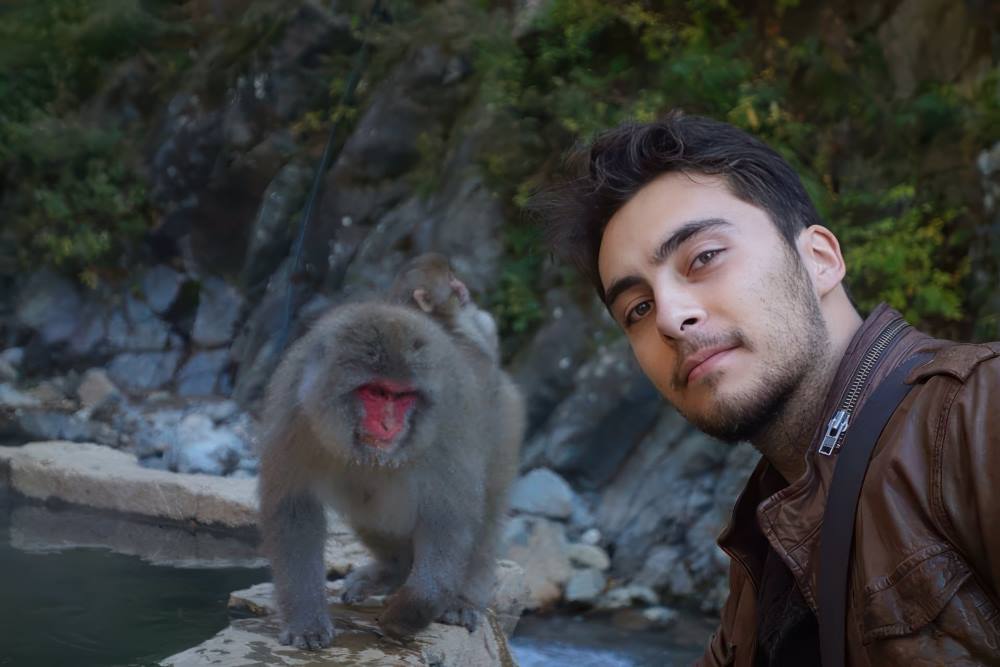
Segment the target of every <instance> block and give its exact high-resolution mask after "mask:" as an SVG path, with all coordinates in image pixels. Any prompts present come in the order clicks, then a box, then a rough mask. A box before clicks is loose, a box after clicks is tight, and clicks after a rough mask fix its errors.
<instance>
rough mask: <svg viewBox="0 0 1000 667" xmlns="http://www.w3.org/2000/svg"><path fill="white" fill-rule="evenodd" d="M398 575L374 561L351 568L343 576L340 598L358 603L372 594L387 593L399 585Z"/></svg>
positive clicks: (348, 602)
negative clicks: (342, 589) (342, 590)
mask: <svg viewBox="0 0 1000 667" xmlns="http://www.w3.org/2000/svg"><path fill="white" fill-rule="evenodd" d="M399 579H400V578H399V576H393V573H392V572H390V571H388V570H387V569H385V568H383V567H381V566H379V565H378V564H376V563H372V564H370V565H365V566H364V567H359V568H358V569H356V570H352V571H351V572H350V574H348V575H347V576H346V577H345V578H344V592H343V594H341V596H340V598H341V600H343V601H344V603H345V604H360V603H362V602H364V601H365V600H367V599H368V598H370V597H371V596H373V595H387V594H389V593H391V592H392V591H393V590H395V589H396V588H398V587H399V584H400V583H401V582H400V580H399Z"/></svg>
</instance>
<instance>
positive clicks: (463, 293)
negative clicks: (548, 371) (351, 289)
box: [389, 253, 500, 363]
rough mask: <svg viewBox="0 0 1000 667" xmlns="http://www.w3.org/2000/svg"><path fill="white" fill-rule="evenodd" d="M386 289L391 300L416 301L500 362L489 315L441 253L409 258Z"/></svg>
mask: <svg viewBox="0 0 1000 667" xmlns="http://www.w3.org/2000/svg"><path fill="white" fill-rule="evenodd" d="M389 293H390V296H391V298H392V299H393V300H394V301H397V302H399V303H404V304H408V305H416V306H417V307H418V308H420V310H422V311H424V312H425V313H427V314H428V315H430V316H431V317H433V318H434V319H436V320H437V321H438V322H440V323H441V324H442V325H444V327H445V328H446V329H448V330H449V331H450V332H451V333H452V334H453V335H455V336H457V337H458V339H459V340H461V341H464V342H466V343H471V344H472V345H473V346H474V347H475V348H476V349H478V350H479V351H481V352H483V353H484V354H485V355H486V356H487V358H488V359H489V360H490V361H492V362H494V363H499V362H500V339H499V338H498V337H497V325H496V322H494V321H493V316H492V315H490V314H489V313H488V312H486V311H485V310H481V309H480V308H479V307H478V306H476V304H475V302H474V301H472V299H471V298H470V297H469V289H468V288H467V287H466V286H465V283H463V282H462V281H461V280H459V279H458V278H457V277H456V276H455V273H454V272H453V271H452V270H451V264H450V263H449V262H448V258H447V257H445V256H444V255H438V254H436V253H426V254H423V255H420V256H418V257H415V258H414V259H411V260H410V261H409V262H407V263H406V264H404V265H403V268H401V269H400V270H399V273H398V274H397V275H396V279H395V280H394V281H393V283H392V287H391V288H390V289H389Z"/></svg>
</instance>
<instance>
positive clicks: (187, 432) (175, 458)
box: [165, 414, 249, 475]
mask: <svg viewBox="0 0 1000 667" xmlns="http://www.w3.org/2000/svg"><path fill="white" fill-rule="evenodd" d="M248 454H249V447H248V446H247V443H246V442H244V441H243V439H242V438H240V437H239V436H238V435H237V434H236V433H234V432H233V431H231V430H229V429H227V428H225V427H219V428H217V427H215V425H214V424H213V423H212V420H211V419H210V418H209V417H207V416H205V415H201V414H191V415H187V416H186V417H184V419H182V420H181V422H180V424H179V425H178V427H177V440H176V442H174V443H172V444H171V445H170V447H169V449H168V450H167V451H166V453H165V458H166V460H167V466H168V467H169V468H170V469H171V470H176V471H178V472H186V473H196V472H200V473H206V474H209V475H226V474H229V473H231V472H233V471H234V470H236V467H237V465H239V462H240V459H241V458H243V457H244V456H247V455H248Z"/></svg>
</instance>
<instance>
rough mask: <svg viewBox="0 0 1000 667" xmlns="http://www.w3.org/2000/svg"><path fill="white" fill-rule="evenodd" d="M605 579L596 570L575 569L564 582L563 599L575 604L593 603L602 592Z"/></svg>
mask: <svg viewBox="0 0 1000 667" xmlns="http://www.w3.org/2000/svg"><path fill="white" fill-rule="evenodd" d="M606 585H607V579H606V578H605V576H604V575H603V574H602V573H601V572H600V571H598V570H593V569H586V570H577V571H576V572H574V573H573V575H572V576H571V577H570V578H569V581H567V582H566V592H565V593H564V594H563V600H565V601H566V602H572V603H577V604H587V605H590V604H593V603H594V602H596V601H597V598H598V597H599V596H600V595H601V593H603V592H604V587H605V586H606Z"/></svg>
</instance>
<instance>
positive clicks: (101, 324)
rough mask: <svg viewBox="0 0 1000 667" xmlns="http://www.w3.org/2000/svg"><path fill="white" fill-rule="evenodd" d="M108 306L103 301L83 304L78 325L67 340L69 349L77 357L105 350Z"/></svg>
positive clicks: (108, 342)
mask: <svg viewBox="0 0 1000 667" xmlns="http://www.w3.org/2000/svg"><path fill="white" fill-rule="evenodd" d="M109 319H110V315H109V307H108V305H107V304H106V303H104V302H103V301H89V302H87V303H86V304H84V306H83V312H82V313H81V315H80V326H79V327H77V329H76V331H75V332H73V336H72V338H70V340H69V349H70V350H71V351H72V353H73V354H74V355H76V356H78V357H85V356H87V355H90V354H94V353H100V352H103V351H106V348H107V347H109V345H110V341H109V340H108V322H109Z"/></svg>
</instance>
